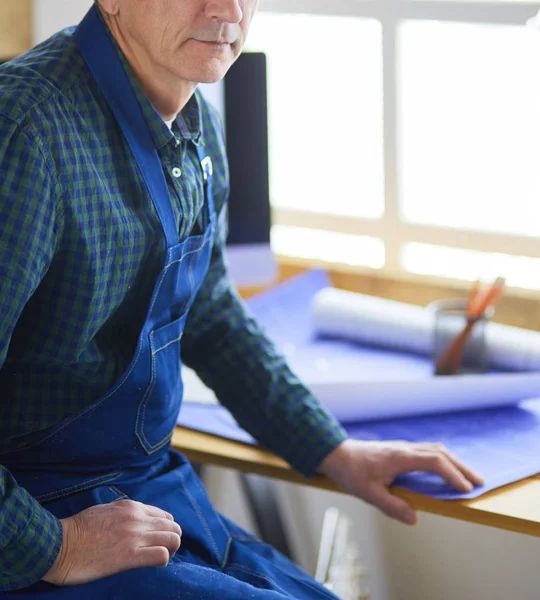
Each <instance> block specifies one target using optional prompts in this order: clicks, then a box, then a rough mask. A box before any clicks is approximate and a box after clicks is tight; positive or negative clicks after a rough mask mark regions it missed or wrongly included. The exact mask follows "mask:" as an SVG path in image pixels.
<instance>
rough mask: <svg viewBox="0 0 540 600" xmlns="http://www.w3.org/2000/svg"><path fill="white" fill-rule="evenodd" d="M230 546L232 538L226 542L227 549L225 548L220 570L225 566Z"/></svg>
mask: <svg viewBox="0 0 540 600" xmlns="http://www.w3.org/2000/svg"><path fill="white" fill-rule="evenodd" d="M231 544H232V538H229V540H228V541H227V547H226V548H225V558H224V559H223V562H222V563H221V568H222V569H224V568H225V565H226V564H227V559H228V558H229V550H230V549H231Z"/></svg>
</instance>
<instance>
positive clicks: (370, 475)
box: [321, 440, 483, 525]
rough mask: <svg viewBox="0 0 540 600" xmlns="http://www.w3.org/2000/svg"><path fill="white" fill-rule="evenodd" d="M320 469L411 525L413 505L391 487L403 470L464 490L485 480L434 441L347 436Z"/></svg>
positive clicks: (343, 485)
mask: <svg viewBox="0 0 540 600" xmlns="http://www.w3.org/2000/svg"><path fill="white" fill-rule="evenodd" d="M321 471H322V472H323V473H324V474H325V475H328V476H329V477H330V478H331V479H333V480H334V481H335V482H336V483H337V484H338V486H339V487H340V488H341V489H343V490H344V491H346V492H349V493H351V494H354V495H355V496H358V497H359V498H362V499H363V500H365V501H366V502H369V503H370V504H373V505H374V506H376V507H377V508H379V509H380V510H381V511H382V512H384V513H385V514H387V515H388V516H389V517H392V518H394V519H397V520H399V521H402V522H403V523H407V524H409V525H413V524H414V523H416V513H415V510H414V508H413V507H412V506H411V505H410V504H409V503H408V502H406V501H405V500H403V499H402V498H399V497H398V496H396V495H394V494H392V493H391V491H390V489H389V488H390V486H391V484H392V482H393V481H394V479H395V478H396V477H397V476H398V475H400V474H401V473H410V472H413V471H427V472H430V473H435V474H436V475H440V476H441V477H442V478H443V479H445V480H446V481H447V482H448V483H450V484H451V485H452V486H453V487H454V488H456V489H457V490H458V491H460V492H464V493H466V492H470V491H471V490H472V488H473V486H475V485H481V484H482V483H483V480H482V478H481V477H480V476H479V475H476V474H475V473H473V472H472V471H471V470H470V469H468V468H467V467H466V466H465V465H464V464H462V463H461V462H460V461H459V460H458V459H457V458H456V457H455V456H453V455H452V454H451V453H450V452H449V451H448V450H447V449H446V448H445V447H444V446H442V445H441V444H431V443H423V444H413V443H409V442H362V441H358V440H346V441H344V442H342V443H341V444H340V445H339V446H338V447H337V448H336V449H335V450H334V451H333V452H331V453H330V454H329V455H328V456H327V457H326V458H325V459H324V460H323V462H322V465H321Z"/></svg>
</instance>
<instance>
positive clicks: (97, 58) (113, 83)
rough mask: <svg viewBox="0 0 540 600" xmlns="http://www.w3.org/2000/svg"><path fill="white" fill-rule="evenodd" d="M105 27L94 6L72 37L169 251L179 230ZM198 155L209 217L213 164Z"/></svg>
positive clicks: (149, 140)
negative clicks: (117, 128)
mask: <svg viewBox="0 0 540 600" xmlns="http://www.w3.org/2000/svg"><path fill="white" fill-rule="evenodd" d="M105 27H106V26H105V24H104V23H103V20H102V18H101V15H100V14H99V9H98V8H97V6H93V7H92V8H91V9H90V11H89V12H88V14H87V15H86V17H85V18H84V19H83V21H82V22H81V23H80V24H79V26H78V27H77V29H76V30H75V33H74V38H75V41H76V42H77V45H78V46H79V49H80V51H81V54H82V56H83V58H84V60H85V62H86V64H87V65H88V68H89V69H90V71H91V73H92V75H93V76H94V78H95V80H96V81H97V83H98V85H99V87H100V88H101V91H102V93H103V95H104V96H105V99H106V100H107V103H108V105H109V107H110V108H111V110H112V112H113V114H114V116H115V118H116V120H117V122H118V124H119V125H120V128H121V129H122V133H123V134H124V137H125V138H126V140H127V142H128V144H129V147H130V148H131V151H132V153H133V156H134V157H135V160H136V162H137V166H138V168H139V171H140V173H141V176H142V178H143V181H144V183H145V185H146V188H147V190H148V192H149V194H150V197H151V198H152V202H153V204H154V207H155V209H156V212H157V214H158V217H159V220H160V223H161V227H162V229H163V233H164V234H165V238H166V240H167V247H168V248H170V247H172V246H175V245H176V244H178V230H177V226H176V219H175V217H174V212H173V207H172V204H171V198H170V194H169V189H168V187H167V182H166V180H165V175H164V173H163V167H162V164H161V161H160V159H159V156H158V153H157V150H156V148H155V146H154V143H153V140H152V137H151V135H150V130H149V128H148V123H147V122H146V119H145V118H144V115H143V113H142V110H141V107H140V105H139V102H138V101H137V98H136V96H135V93H134V91H133V88H132V87H131V84H130V81H129V78H128V76H127V73H126V71H125V69H124V67H123V65H122V62H121V60H120V57H119V56H118V53H117V51H116V49H115V47H114V45H113V43H112V41H111V39H110V37H109V35H108V34H107V32H106V30H105ZM197 153H198V156H199V161H200V163H201V168H202V171H203V177H204V183H205V193H206V199H207V201H208V204H209V206H208V208H209V214H210V216H211V217H212V216H213V214H214V201H213V195H212V185H211V183H212V161H211V160H210V158H209V157H208V156H207V155H206V152H205V151H204V148H203V147H202V146H197Z"/></svg>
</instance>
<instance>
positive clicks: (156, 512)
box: [115, 499, 174, 521]
mask: <svg viewBox="0 0 540 600" xmlns="http://www.w3.org/2000/svg"><path fill="white" fill-rule="evenodd" d="M115 504H116V505H117V506H131V507H136V508H138V509H140V510H142V511H143V512H144V514H146V515H148V516H149V517H159V518H162V519H168V520H169V521H174V517H173V515H171V513H169V512H167V511H166V510H162V509H161V508H158V507H157V506H152V505H150V504H143V503H142V502H137V500H129V499H126V500H117V501H116V502H115Z"/></svg>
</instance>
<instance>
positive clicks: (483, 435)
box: [178, 400, 540, 500]
mask: <svg viewBox="0 0 540 600" xmlns="http://www.w3.org/2000/svg"><path fill="white" fill-rule="evenodd" d="M178 422H179V424H180V425H183V426H184V427H189V428H191V429H197V430H199V431H204V432H206V433H212V434H214V435H218V436H221V437H224V438H227V439H231V440H236V441H239V442H245V443H248V444H256V442H255V440H254V439H253V437H252V436H250V435H249V434H248V433H247V432H246V431H245V430H244V429H242V428H241V427H240V426H239V425H238V424H237V423H236V421H235V420H234V419H233V417H232V416H231V414H230V413H229V412H228V411H227V410H226V409H225V408H223V407H222V406H216V405H208V404H206V405H205V404H189V403H187V404H185V405H184V406H183V408H182V412H181V414H180V419H179V421H178ZM345 428H346V429H347V431H348V433H349V435H350V436H351V437H352V438H355V439H361V440H406V441H410V442H428V441H432V442H442V443H444V444H445V445H446V446H447V447H448V449H449V450H450V451H451V452H453V453H454V454H455V455H456V456H457V457H458V458H459V459H461V460H462V461H463V462H464V463H466V464H467V465H468V466H469V467H471V468H472V469H473V470H475V471H477V472H478V473H479V474H480V475H482V476H483V477H484V478H485V484H484V485H483V486H482V487H479V488H475V489H474V490H473V491H472V492H471V493H470V494H461V493H458V492H456V491H455V490H454V489H453V488H452V487H450V486H449V485H448V484H446V483H445V482H443V481H442V480H441V479H440V478H439V477H437V476H435V475H430V474H428V473H412V474H409V475H402V476H400V477H398V479H397V480H396V481H395V485H396V486H398V487H401V488H404V489H408V490H411V491H413V492H418V493H420V494H426V495H427V496H433V497H435V498H443V499H448V500H450V499H456V498H476V497H478V496H480V495H481V494H484V493H486V492H489V491H490V490H493V489H495V488H498V487H501V486H503V485H506V484H508V483H512V482H514V481H518V480H519V479H523V478H525V477H530V476H532V475H535V474H536V473H538V472H540V400H533V401H529V402H525V403H523V405H522V406H520V407H515V408H499V409H491V410H483V411H477V412H468V413H455V414H446V415H440V416H437V417H433V416H431V417H414V418H411V419H400V420H396V421H379V422H372V423H365V424H362V423H357V424H346V425H345Z"/></svg>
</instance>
